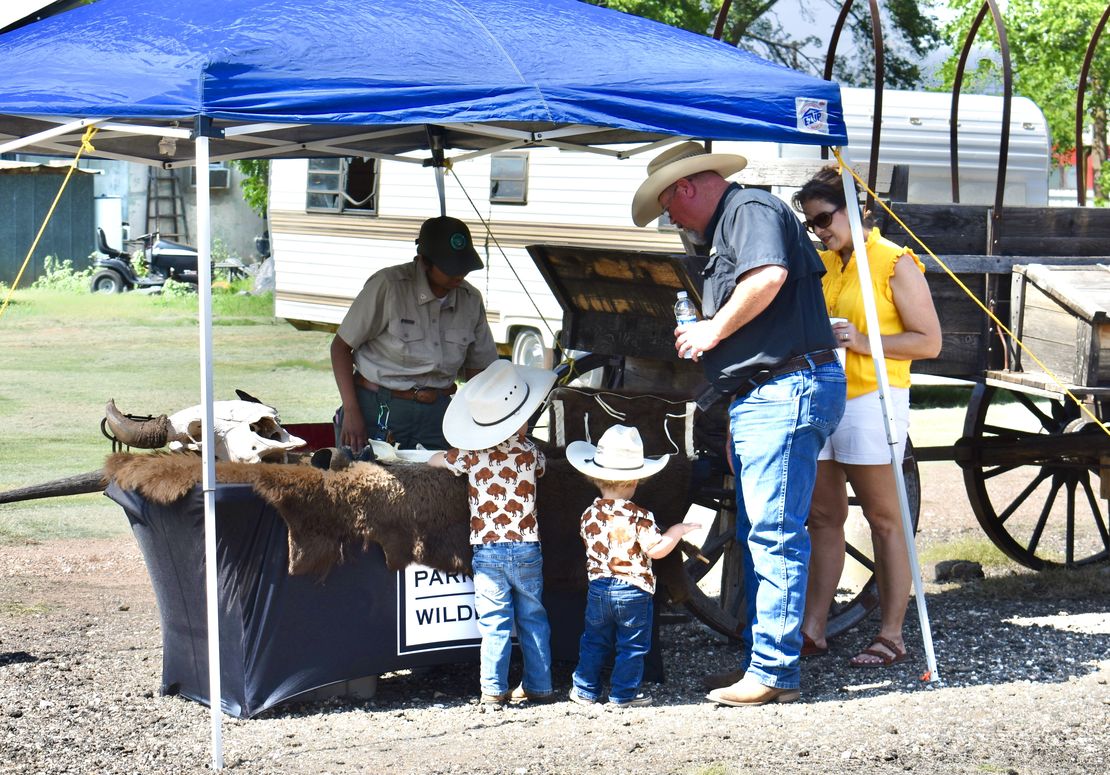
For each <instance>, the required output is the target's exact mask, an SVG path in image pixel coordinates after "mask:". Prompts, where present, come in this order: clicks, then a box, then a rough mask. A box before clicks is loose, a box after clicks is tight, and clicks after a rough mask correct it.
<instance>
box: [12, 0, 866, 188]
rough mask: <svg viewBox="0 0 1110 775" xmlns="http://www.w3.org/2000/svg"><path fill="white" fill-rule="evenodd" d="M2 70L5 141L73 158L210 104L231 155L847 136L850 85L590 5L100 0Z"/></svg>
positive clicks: (124, 151)
mask: <svg viewBox="0 0 1110 775" xmlns="http://www.w3.org/2000/svg"><path fill="white" fill-rule="evenodd" d="M0 72H3V73H4V74H5V77H4V79H3V81H2V82H0V143H3V142H4V141H6V140H13V139H14V138H26V137H28V136H31V135H34V134H36V133H41V132H47V133H48V134H47V135H44V136H43V137H41V138H40V139H38V140H37V141H35V143H34V144H33V145H31V146H28V147H24V148H21V150H23V151H25V152H40V153H53V154H69V153H72V152H73V151H74V150H75V149H76V143H77V139H78V138H79V136H80V131H79V130H80V128H81V122H82V121H83V122H84V123H88V122H90V121H91V120H98V119H99V120H106V121H105V123H103V124H102V125H101V132H100V134H99V135H98V137H97V142H96V148H97V154H96V155H98V156H103V157H107V158H125V159H131V160H136V161H146V162H148V163H155V164H164V165H166V166H183V165H184V164H188V163H190V162H191V160H192V159H193V154H194V152H193V147H192V145H193V144H192V143H191V142H189V132H190V131H191V130H192V129H193V128H194V122H195V120H196V119H197V118H198V117H204V118H207V119H211V121H212V125H213V127H214V128H215V130H216V133H215V137H220V134H222V135H223V137H222V138H220V139H219V140H218V141H217V146H215V147H214V150H216V155H214V156H213V159H218V158H235V157H239V158H246V157H252V156H263V157H270V158H281V157H304V156H317V155H341V156H357V155H392V154H400V153H405V152H409V151H414V150H417V149H422V148H427V147H428V145H429V131H428V127H436V128H437V129H435V130H434V132H435V133H438V134H439V135H440V136H441V137H442V138H443V144H444V146H445V147H447V148H458V149H463V150H475V151H476V150H483V149H485V150H488V149H491V148H495V147H497V148H504V147H511V146H514V145H515V146H527V145H538V144H545V145H569V146H574V147H581V146H597V145H612V144H623V143H632V142H637V143H643V142H649V143H650V142H652V141H655V140H660V139H664V138H673V137H675V136H686V137H700V138H706V139H718V140H765V141H774V142H787V143H803V144H811V145H815V144H818V145H840V144H844V143H845V142H846V134H845V127H844V120H843V113H842V109H841V105H840V92H839V87H838V86H837V85H836V84H835V83H831V82H828V81H823V80H820V79H818V78H814V77H812V76H808V75H804V74H802V73H798V72H795V71H793V70H790V69H787V68H784V67H781V66H778V65H775V64H772V63H769V62H766V61H764V60H761V59H759V58H758V57H755V56H753V55H751V54H748V53H746V52H743V51H739V50H737V49H735V48H734V47H732V46H729V45H727V44H724V43H720V42H718V41H714V40H712V39H710V38H707V37H704V36H700V35H694V34H691V33H688V32H685V31H682V30H677V29H674V28H672V27H667V26H665V25H661V24H657V23H655V22H652V21H649V20H645V19H641V18H638V17H634V16H629V15H626V14H621V13H618V12H615V11H610V10H608V9H604V8H599V7H595V6H592V5H589V4H586V3H581V2H577V0H539V1H537V0H390V2H367V1H366V0H236V2H226V0H192V1H191V2H188V3H176V2H160V1H158V0H100V1H99V2H97V3H95V4H93V5H89V6H85V7H82V8H78V9H75V10H72V11H69V12H66V13H63V14H60V15H58V16H54V17H51V18H48V19H45V20H43V21H41V22H37V23H35V24H31V25H28V26H26V27H23V28H20V29H17V30H14V31H12V32H10V33H8V34H5V35H3V36H0ZM74 120H77V121H78V123H77V124H75V125H74V126H73V127H72V128H71V129H70V130H69V131H63V130H62V129H60V127H64V126H65V125H66V124H67V123H68V122H71V121H74ZM75 130H76V131H75ZM164 136H168V137H176V138H177V139H179V140H181V141H182V142H178V143H177V144H176V147H171V144H168V143H161V144H159V140H160V139H161V138H162V137H164ZM217 148H218V150H217ZM0 150H2V148H0Z"/></svg>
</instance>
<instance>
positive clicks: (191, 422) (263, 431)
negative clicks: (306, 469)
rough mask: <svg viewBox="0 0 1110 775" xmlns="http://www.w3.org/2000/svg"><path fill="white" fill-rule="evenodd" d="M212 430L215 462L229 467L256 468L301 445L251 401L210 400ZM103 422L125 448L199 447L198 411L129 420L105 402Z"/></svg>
mask: <svg viewBox="0 0 1110 775" xmlns="http://www.w3.org/2000/svg"><path fill="white" fill-rule="evenodd" d="M212 409H213V414H212V425H213V428H214V430H215V434H216V448H215V455H216V459H217V460H223V461H229V462H232V463H260V462H262V461H263V460H268V459H275V458H277V459H280V458H281V457H282V456H283V455H284V454H285V452H287V451H289V450H291V449H296V448H297V447H303V446H305V441H304V439H300V438H297V437H296V436H292V435H290V434H289V432H288V431H287V430H285V429H284V428H282V427H281V424H280V422H279V420H278V416H277V410H276V409H274V408H273V407H272V406H266V405H265V404H261V403H256V402H254V401H215V402H213V405H212ZM105 419H106V422H107V425H108V427H109V428H110V429H111V431H112V433H113V435H115V437H116V438H117V439H118V440H120V441H121V442H123V443H124V444H126V445H128V446H130V447H138V448H140V449H157V448H159V447H162V446H167V445H168V446H169V448H170V449H171V450H191V451H199V450H200V448H201V443H202V438H201V437H202V435H203V434H202V425H203V422H202V417H201V407H200V405H199V404H198V405H197V406H192V407H189V408H188V409H182V410H181V411H180V412H176V413H174V414H172V415H170V416H169V417H167V416H166V415H164V414H163V415H160V416H158V417H156V418H154V419H152V420H146V421H143V422H139V421H136V420H132V419H130V418H128V417H127V416H126V415H124V414H123V413H122V412H120V411H119V409H117V408H116V403H115V400H111V401H109V402H108V405H107V407H106V408H105Z"/></svg>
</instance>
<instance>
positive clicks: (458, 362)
mask: <svg viewBox="0 0 1110 775" xmlns="http://www.w3.org/2000/svg"><path fill="white" fill-rule="evenodd" d="M441 301H442V303H441ZM339 338H340V339H342V340H343V341H344V342H346V343H347V344H348V345H350V347H351V349H352V350H354V360H355V368H356V369H358V372H359V374H361V375H362V376H364V377H366V379H368V380H370V381H371V382H375V383H377V384H379V385H382V386H384V387H386V388H389V389H390V390H408V389H409V388H412V387H433V388H445V387H448V386H450V385H451V383H453V382H454V381H455V377H456V376H457V375H458V373H459V370H460V369H463V368H467V369H484V368H485V367H486V366H488V365H490V364H491V363H493V362H494V361H495V360H497V345H496V344H494V341H493V334H492V332H491V331H490V328H489V323H487V322H486V308H485V305H484V304H483V303H482V296H481V294H479V293H478V290H477V289H476V288H475V287H474V286H473V285H471V284H470V283H468V282H463V284H462V285H460V286H459V287H458V288H455V289H452V290H451V291H448V293H447V296H446V297H444V298H443V299H442V300H440V299H437V298H436V296H435V294H434V293H432V290H431V288H429V287H428V278H427V276H426V275H425V274H424V270H423V266H422V264H421V263H420V262H419V261H415V260H414V261H410V262H409V263H407V264H399V265H397V266H391V267H387V268H385V269H382V270H381V271H379V272H375V273H374V274H372V275H371V276H370V279H368V280H367V281H366V285H364V286H363V288H362V290H361V291H360V292H359V294H358V296H357V297H356V298H355V300H354V302H353V303H352V304H351V308H350V309H349V310H347V315H346V316H345V317H344V318H343V323H342V324H341V325H340V326H339Z"/></svg>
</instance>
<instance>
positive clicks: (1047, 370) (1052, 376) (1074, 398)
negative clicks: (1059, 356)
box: [833, 148, 1110, 436]
mask: <svg viewBox="0 0 1110 775" xmlns="http://www.w3.org/2000/svg"><path fill="white" fill-rule="evenodd" d="M833 154H834V155H835V156H836V161H837V163H838V164H839V165H840V169H844V168H845V167H847V169H848V172H849V173H851V175H852V177H853V178H855V179H856V183H857V184H858V185H859V187H860V188H862V189H863V190H864V191H866V192H867V193H868V194H870V195H871V196H872V197H873V198H874V200H875V202H877V203H878V205H879V206H880V207H882V208H883V209H884V210H886V211H887V213H888V214H889V215H890V217H891V218H893V219H894V220H895V222H896V223H897V224H898V225H899V226H901V227H902V228H903V229H905V230H906V234H908V235H910V236H911V237H913V240H914V242H916V243H917V244H918V245H920V246H921V249H922V250H924V251H925V252H926V253H928V254H929V256H930V257H931V258H932V259H933V260H934V261H936V262H937V264H939V265H940V268H941V269H943V270H944V271H945V273H946V274H947V275H948V276H949V277H951V278H952V280H953V281H954V282H955V283H956V285H958V286H959V287H960V290H962V291H963V292H964V293H966V294H967V295H968V297H969V298H970V299H971V300H972V301H973V302H975V303H976V304H977V305H978V306H979V309H981V310H983V312H984V313H986V315H987V317H989V318H990V319H991V320H993V321H994V322H995V324H996V325H997V326H998V327H999V328H1000V329H1002V331H1003V332H1004V333H1005V334H1006V335H1007V336H1009V337H1010V339H1012V340H1013V341H1014V342H1016V343H1017V346H1018V347H1020V348H1021V349H1022V351H1023V352H1024V353H1025V354H1027V355H1028V356H1029V357H1030V358H1032V359H1033V361H1034V362H1035V363H1036V364H1037V365H1038V366H1040V367H1041V369H1042V370H1043V371H1044V373H1045V374H1047V375H1048V378H1049V379H1051V380H1052V381H1053V382H1055V383H1056V386H1057V387H1059V388H1060V390H1062V391H1063V392H1064V394H1065V395H1066V396H1067V397H1068V398H1070V399H1071V400H1072V401H1073V402H1075V405H1076V406H1078V407H1079V410H1080V411H1081V412H1083V413H1084V414H1086V415H1087V416H1088V417H1090V418H1091V419H1092V420H1094V421H1095V424H1096V425H1098V427H1099V428H1101V429H1102V432H1103V433H1105V434H1106V435H1107V436H1110V429H1108V428H1107V427H1106V426H1105V425H1104V424H1103V423H1102V421H1101V420H1100V419H1098V417H1096V416H1095V414H1094V413H1093V412H1092V411H1091V410H1090V409H1088V408H1087V405H1086V404H1084V403H1083V402H1082V401H1081V400H1080V399H1079V398H1078V397H1077V396H1076V395H1075V394H1074V393H1072V392H1071V391H1070V390H1068V389H1067V387H1066V386H1065V385H1064V383H1063V382H1061V381H1060V380H1059V378H1057V376H1056V374H1055V373H1053V371H1052V370H1051V369H1050V368H1048V366H1045V365H1044V363H1043V362H1041V359H1040V358H1038V357H1037V356H1036V355H1035V354H1034V353H1033V351H1032V350H1030V349H1029V348H1028V347H1026V346H1025V343H1024V342H1023V341H1021V340H1020V339H1018V338H1017V337H1016V336H1015V335H1014V333H1013V332H1012V331H1011V330H1010V329H1009V328H1007V327H1006V325H1005V324H1004V323H1003V322H1002V321H1001V320H999V319H998V318H997V317H996V316H995V314H994V313H993V312H991V311H990V309H988V308H987V306H986V305H985V304H983V302H982V301H980V300H979V297H978V296H976V295H975V294H974V293H973V292H972V291H971V290H970V289H969V288H968V287H967V286H966V285H964V284H963V282H961V281H960V278H958V277H956V275H955V274H954V273H953V272H952V270H951V269H949V268H948V267H947V266H945V264H944V262H943V261H941V260H940V259H939V258H937V254H936V253H934V252H933V251H931V250H929V246H928V245H926V244H925V243H924V242H922V241H921V238H920V237H918V236H917V235H916V234H914V233H913V230H912V229H910V227H909V226H907V225H906V224H905V223H904V222H903V221H902V219H901V218H899V217H898V216H897V215H895V214H894V211H893V210H891V209H890V208H889V207H887V206H886V203H885V202H883V200H882V199H880V198H879V195H878V194H876V193H875V192H874V191H872V190H871V189H869V188H868V187H867V184H866V183H864V182H863V180H861V179H860V176H859V175H857V174H856V171H855V170H854V169H852V168H851V167H848V165H846V164H845V163H844V159H843V158H842V157H841V156H840V151H839V149H837V148H833Z"/></svg>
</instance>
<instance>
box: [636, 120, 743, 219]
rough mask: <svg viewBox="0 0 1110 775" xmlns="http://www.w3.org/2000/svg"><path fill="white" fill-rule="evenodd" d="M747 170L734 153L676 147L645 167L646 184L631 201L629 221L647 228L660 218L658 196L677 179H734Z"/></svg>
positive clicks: (691, 145) (687, 144) (697, 146)
mask: <svg viewBox="0 0 1110 775" xmlns="http://www.w3.org/2000/svg"><path fill="white" fill-rule="evenodd" d="M747 166H748V160H747V159H745V158H744V157H743V156H738V155H737V154H734V153H706V151H705V146H703V145H702V144H701V143H695V142H693V141H690V142H685V143H679V144H678V145H675V146H672V147H671V148H668V149H667V150H665V151H663V153H661V154H659V155H658V156H656V157H655V158H654V159H652V160H651V162H649V163H648V166H647V171H648V176H647V180H645V181H644V182H643V183H641V184H640V187H639V188H638V189H636V195H635V196H633V197H632V221H633V222H634V223H635V224H636V225H637V226H647V225H648V224H649V223H651V222H652V221H653V220H655V219H656V218H658V217H659V216H660V215H662V214H663V208H662V207H660V206H659V195H660V194H662V193H663V191H664V190H666V188H667V186H669V185H671V184H672V183H674V182H675V181H676V180H678V179H679V178H688V177H690V176H691V175H694V174H697V173H699V172H705V171H706V170H713V171H714V172H716V173H717V174H719V175H720V176H721V177H723V178H727V177H728V176H729V175H735V174H736V173H737V172H739V171H740V170H742V169H744V168H745V167H747Z"/></svg>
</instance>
